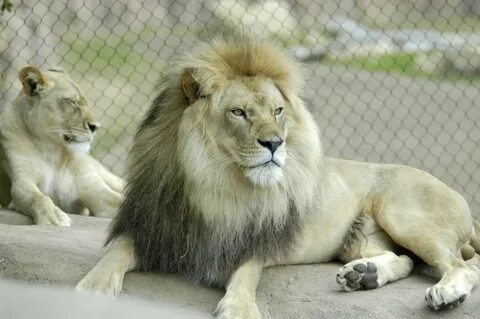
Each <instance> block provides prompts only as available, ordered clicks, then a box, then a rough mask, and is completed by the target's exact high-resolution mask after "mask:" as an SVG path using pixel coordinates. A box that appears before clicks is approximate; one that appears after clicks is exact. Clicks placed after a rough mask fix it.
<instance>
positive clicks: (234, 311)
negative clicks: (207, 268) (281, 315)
mask: <svg viewBox="0 0 480 319" xmlns="http://www.w3.org/2000/svg"><path fill="white" fill-rule="evenodd" d="M262 268H263V264H262V263H261V262H259V261H257V260H251V261H248V262H246V263H244V264H243V265H242V266H240V267H239V268H238V269H237V270H236V271H235V272H234V273H233V275H232V276H231V277H230V279H229V281H228V284H227V286H226V292H225V296H224V297H223V298H222V300H220V302H219V303H218V305H217V309H216V310H215V314H216V316H217V317H218V318H222V319H233V318H249V319H259V318H261V315H260V312H259V311H258V307H257V304H256V303H255V295H256V290H257V285H258V281H259V280H260V275H261V272H262Z"/></svg>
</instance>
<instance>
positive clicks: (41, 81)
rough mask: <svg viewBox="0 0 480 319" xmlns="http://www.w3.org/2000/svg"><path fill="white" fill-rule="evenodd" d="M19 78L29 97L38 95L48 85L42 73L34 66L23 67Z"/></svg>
mask: <svg viewBox="0 0 480 319" xmlns="http://www.w3.org/2000/svg"><path fill="white" fill-rule="evenodd" d="M18 78H19V79H20V81H21V82H22V85H23V92H25V94H26V95H28V96H34V95H37V94H38V93H39V92H40V90H41V89H42V88H44V87H45V86H46V84H47V80H45V77H44V76H43V74H42V72H40V70H39V69H37V68H36V67H34V66H33V65H27V66H25V67H23V68H22V69H21V70H20V73H19V74H18Z"/></svg>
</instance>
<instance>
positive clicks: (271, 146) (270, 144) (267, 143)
mask: <svg viewBox="0 0 480 319" xmlns="http://www.w3.org/2000/svg"><path fill="white" fill-rule="evenodd" d="M257 142H258V144H260V145H262V146H263V147H265V148H268V149H269V150H270V152H272V154H273V153H275V151H276V150H277V148H278V147H279V146H280V145H282V143H283V140H279V141H262V140H257Z"/></svg>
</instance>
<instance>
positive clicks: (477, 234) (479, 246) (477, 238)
mask: <svg viewBox="0 0 480 319" xmlns="http://www.w3.org/2000/svg"><path fill="white" fill-rule="evenodd" d="M473 229H474V230H473V234H472V240H471V243H470V245H471V246H472V247H473V249H475V252H476V253H477V254H480V222H479V221H478V220H474V221H473Z"/></svg>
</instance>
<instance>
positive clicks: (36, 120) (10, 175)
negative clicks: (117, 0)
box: [0, 67, 123, 226]
mask: <svg viewBox="0 0 480 319" xmlns="http://www.w3.org/2000/svg"><path fill="white" fill-rule="evenodd" d="M24 70H25V71H24V72H23V73H24V74H23V73H22V72H21V79H22V82H23V80H24V81H25V83H24V90H23V91H22V92H20V94H19V96H18V97H17V98H16V99H15V100H14V101H13V102H12V103H11V104H10V105H9V106H7V107H6V108H5V109H4V110H3V111H2V116H1V119H0V145H1V148H0V161H1V165H0V193H1V196H0V204H1V205H2V206H8V205H10V207H15V208H16V209H18V210H20V211H22V212H23V213H25V214H27V215H30V216H32V217H33V218H34V220H35V222H36V223H37V224H56V225H64V226H67V225H69V223H70V221H69V218H68V216H67V215H65V212H67V213H71V214H89V213H91V214H93V215H98V216H103V217H113V216H114V214H115V213H116V209H117V208H118V207H119V205H120V202H121V198H122V196H121V193H122V189H123V181H122V180H121V179H120V178H118V177H117V176H115V175H114V174H112V173H110V172H109V171H108V170H107V169H106V168H104V167H103V166H102V165H101V164H100V163H99V162H97V161H96V160H95V159H94V158H93V157H91V155H89V154H88V151H89V147H90V142H91V139H92V137H93V131H94V130H95V128H96V125H97V124H96V123H94V122H93V117H92V115H91V113H90V109H89V105H88V102H87V100H86V99H85V97H84V95H83V93H82V92H81V91H80V90H79V88H78V86H77V85H76V84H75V83H74V82H73V81H72V80H71V79H70V77H68V75H66V74H65V73H63V71H60V70H51V71H48V72H44V73H40V71H38V70H37V69H35V68H33V67H26V68H24ZM22 74H23V76H24V78H22ZM27 81H30V82H29V83H27ZM31 85H33V86H34V90H31V91H29V87H30V86H31ZM25 86H28V87H27V88H25Z"/></svg>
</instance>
